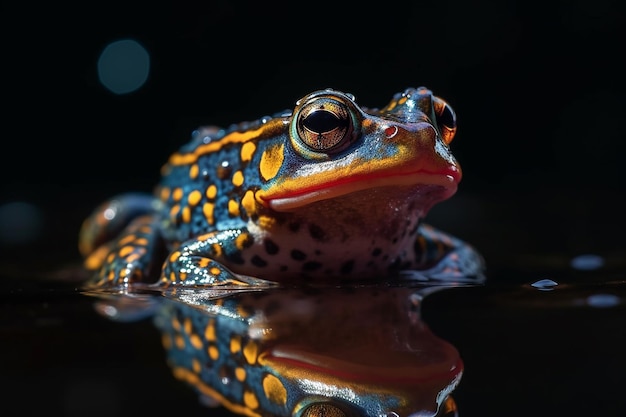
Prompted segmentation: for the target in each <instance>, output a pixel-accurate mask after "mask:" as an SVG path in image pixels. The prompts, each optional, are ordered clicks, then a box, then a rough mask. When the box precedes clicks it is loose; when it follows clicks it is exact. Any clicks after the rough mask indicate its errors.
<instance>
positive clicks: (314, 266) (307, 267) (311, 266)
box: [302, 261, 322, 271]
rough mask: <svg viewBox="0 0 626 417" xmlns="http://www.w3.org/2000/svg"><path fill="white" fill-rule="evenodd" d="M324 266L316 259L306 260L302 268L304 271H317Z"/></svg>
mask: <svg viewBox="0 0 626 417" xmlns="http://www.w3.org/2000/svg"><path fill="white" fill-rule="evenodd" d="M321 267H322V264H321V263H320V262H315V261H309V262H305V263H304V264H303V265H302V270H303V271H315V270H318V269H320V268H321Z"/></svg>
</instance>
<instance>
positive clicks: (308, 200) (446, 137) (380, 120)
mask: <svg viewBox="0 0 626 417" xmlns="http://www.w3.org/2000/svg"><path fill="white" fill-rule="evenodd" d="M285 123H287V122H285ZM288 123H289V132H288V139H285V140H284V141H283V142H282V143H280V144H276V145H275V147H274V148H270V149H268V150H266V152H265V155H264V158H263V159H262V161H261V166H260V168H261V175H262V177H263V180H264V181H265V185H264V186H263V187H262V188H261V190H259V192H258V193H257V198H259V199H260V200H261V201H262V202H263V203H264V205H266V206H269V207H270V208H271V209H273V210H276V211H296V210H298V209H300V208H302V207H305V206H309V205H310V204H312V203H316V202H319V201H323V200H329V199H338V198H340V197H344V196H347V195H350V194H352V193H355V192H359V191H364V190H370V189H372V190H373V189H381V188H382V189H386V188H387V189H398V190H399V189H403V190H407V189H409V190H412V191H411V193H412V194H411V195H413V196H415V198H418V199H421V201H420V202H419V204H421V208H422V210H423V212H426V211H427V210H428V209H429V208H430V207H431V206H432V205H433V204H434V203H436V202H438V201H441V200H444V199H447V198H448V197H450V196H451V195H453V194H454V193H455V191H456V189H457V184H458V182H459V181H460V179H461V168H460V166H459V164H458V163H457V161H456V160H455V158H454V156H453V155H452V153H451V152H450V148H449V144H450V142H451V141H452V139H453V137H454V134H455V132H456V117H455V113H454V111H453V110H452V108H451V107H450V106H449V105H448V104H447V103H446V102H445V101H443V100H442V99H440V98H438V97H436V96H434V95H433V94H432V92H431V91H430V90H428V89H427V88H424V87H420V88H417V89H414V88H410V89H407V90H405V91H404V92H402V93H398V94H396V95H395V96H394V97H393V99H392V100H391V102H390V103H389V104H387V105H386V106H385V107H384V108H382V109H368V108H364V107H359V106H358V105H357V104H356V103H355V99H354V97H353V96H352V95H351V94H346V93H342V92H339V91H335V90H331V89H326V90H320V91H316V92H313V93H311V94H309V95H307V96H305V97H304V98H302V99H300V100H298V101H297V103H296V107H295V109H294V111H293V113H292V115H291V118H290V119H289V121H288ZM393 187H396V188H393ZM397 187H401V188H397ZM391 195H393V193H392V194H391Z"/></svg>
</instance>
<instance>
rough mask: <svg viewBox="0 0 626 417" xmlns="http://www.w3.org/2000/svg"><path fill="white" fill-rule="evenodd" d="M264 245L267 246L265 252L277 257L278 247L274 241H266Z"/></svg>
mask: <svg viewBox="0 0 626 417" xmlns="http://www.w3.org/2000/svg"><path fill="white" fill-rule="evenodd" d="M263 243H264V244H265V252H267V253H268V255H276V254H277V253H278V249H279V248H278V245H277V244H276V243H274V241H273V240H271V239H265V242H263Z"/></svg>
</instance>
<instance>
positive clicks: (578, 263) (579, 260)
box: [570, 254, 604, 271]
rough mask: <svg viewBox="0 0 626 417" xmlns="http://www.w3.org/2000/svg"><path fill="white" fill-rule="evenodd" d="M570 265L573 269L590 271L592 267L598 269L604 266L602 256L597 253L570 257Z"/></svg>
mask: <svg viewBox="0 0 626 417" xmlns="http://www.w3.org/2000/svg"><path fill="white" fill-rule="evenodd" d="M570 266H571V267H572V268H574V269H579V270H583V271H592V270H594V269H599V268H602V267H603V266H604V258H602V257H601V256H599V255H593V254H586V255H579V256H576V257H575V258H572V260H571V261H570Z"/></svg>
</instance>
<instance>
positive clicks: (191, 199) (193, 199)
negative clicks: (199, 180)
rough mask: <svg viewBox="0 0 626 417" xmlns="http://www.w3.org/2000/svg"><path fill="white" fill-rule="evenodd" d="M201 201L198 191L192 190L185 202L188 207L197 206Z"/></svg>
mask: <svg viewBox="0 0 626 417" xmlns="http://www.w3.org/2000/svg"><path fill="white" fill-rule="evenodd" d="M200 200H202V193H201V192H200V191H198V190H193V191H192V192H191V193H190V194H189V196H188V197H187V202H188V203H189V205H190V206H195V205H197V204H198V203H199V202H200Z"/></svg>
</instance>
